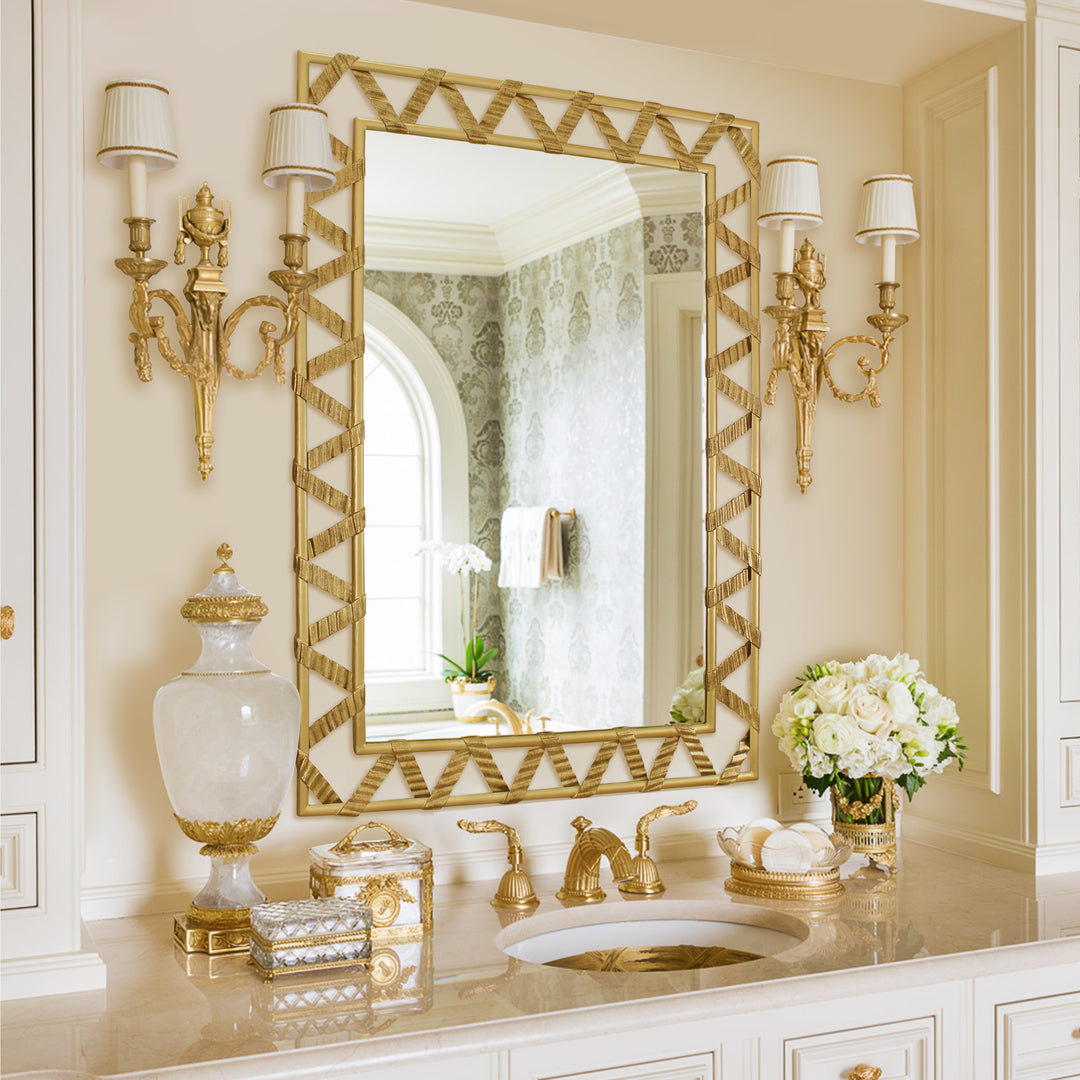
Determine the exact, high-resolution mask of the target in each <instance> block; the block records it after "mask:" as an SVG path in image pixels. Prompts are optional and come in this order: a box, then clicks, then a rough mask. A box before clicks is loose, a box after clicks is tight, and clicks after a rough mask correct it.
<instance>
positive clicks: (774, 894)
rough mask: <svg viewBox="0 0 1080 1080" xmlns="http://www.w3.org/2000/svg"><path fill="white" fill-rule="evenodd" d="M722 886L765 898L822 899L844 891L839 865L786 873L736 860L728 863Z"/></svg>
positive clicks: (729, 889) (732, 890) (736, 891)
mask: <svg viewBox="0 0 1080 1080" xmlns="http://www.w3.org/2000/svg"><path fill="white" fill-rule="evenodd" d="M724 888H725V889H727V891H728V892H733V893H741V894H742V895H744V896H757V897H761V898H762V899H765V900H822V899H824V898H826V897H829V896H839V895H840V894H841V893H842V892H843V891H844V886H843V885H842V884H841V882H840V868H839V867H838V866H829V867H825V868H823V869H820V870H807V871H805V872H803V873H787V872H781V871H777V870H761V869H759V868H758V867H756V866H743V865H742V864H741V863H737V862H733V863H732V864H731V877H729V878H728V879H727V881H725V882H724Z"/></svg>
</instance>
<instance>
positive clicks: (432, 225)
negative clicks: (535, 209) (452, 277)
mask: <svg viewBox="0 0 1080 1080" xmlns="http://www.w3.org/2000/svg"><path fill="white" fill-rule="evenodd" d="M503 264H504V259H503V254H502V251H501V250H500V248H499V242H498V239H497V237H496V235H495V232H494V230H493V229H490V228H487V227H486V226H483V225H456V224H454V223H453V222H449V221H421V220H418V219H417V220H414V219H410V218H374V219H369V220H367V221H365V222H364V266H365V268H366V269H368V270H423V271H426V272H428V273H433V274H434V273H438V274H481V275H484V274H486V275H493V274H502V273H504V266H503Z"/></svg>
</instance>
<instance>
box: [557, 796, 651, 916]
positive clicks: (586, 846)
mask: <svg viewBox="0 0 1080 1080" xmlns="http://www.w3.org/2000/svg"><path fill="white" fill-rule="evenodd" d="M570 824H571V825H573V827H574V828H575V829H576V830H577V839H576V840H575V841H574V846H573V847H572V848H571V849H570V857H569V858H568V859H567V860H566V876H565V878H564V879H563V887H562V888H561V889H560V890H559V891H558V892H557V893H556V894H555V895H556V896H557V897H558V898H559V899H560V900H564V901H570V902H572V903H578V904H596V903H598V902H599V901H601V900H603V899H604V896H605V893H604V890H603V889H601V888H600V860H601V858H603V857H605V856H606V857H607V860H608V862H609V863H610V864H611V875H612V877H613V878H614V879H615V880H616V881H626V879H627V878H630V877H633V876H634V862H633V860H632V859H631V858H630V852H629V851H627V850H626V845H625V844H624V843H623V842H622V841H621V840H620V839H619V838H618V837H617V836H616V835H615V834H614V833H613V832H611V831H610V830H608V829H594V828H592V822H591V821H590V820H589V819H588V818H586V817H576V818H574V820H573V821H572V822H570Z"/></svg>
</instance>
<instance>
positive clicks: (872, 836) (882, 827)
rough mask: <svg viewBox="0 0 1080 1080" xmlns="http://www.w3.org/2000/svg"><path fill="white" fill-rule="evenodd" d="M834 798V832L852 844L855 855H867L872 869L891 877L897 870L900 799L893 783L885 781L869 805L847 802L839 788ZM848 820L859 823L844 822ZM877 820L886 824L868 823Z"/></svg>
mask: <svg viewBox="0 0 1080 1080" xmlns="http://www.w3.org/2000/svg"><path fill="white" fill-rule="evenodd" d="M831 795H832V822H833V831H834V832H837V833H839V834H840V835H841V836H842V837H843V838H844V839H845V840H846V841H847V842H848V843H850V844H851V849H852V851H854V852H856V853H858V854H860V855H865V856H866V857H867V859H868V860H869V861H870V863H871V865H873V866H880V867H881V868H883V869H885V870H888V871H889V872H890V873H891V872H893V871H894V870H896V869H897V865H896V862H897V851H896V810H897V809H898V806H899V795H898V793H897V791H896V785H895V784H894V783H893V782H892V780H890V779H888V778H887V777H882V778H881V787H880V788H879V789H878V792H877V794H876V795H875V796H874V797H873V798H872V799H870V800H868V801H867V802H865V803H864V802H856V801H854V800H850V799H847V798H845V796H844V795H842V794H841V793H840V792H839V791H838V790H837V789H836V788H835V787H834V788H832V790H831ZM845 817H846V818H854V819H856V820H854V821H850V820H849V821H844V820H843V818H845ZM876 817H880V818H882V819H883V820H881V821H868V820H866V819H868V818H876Z"/></svg>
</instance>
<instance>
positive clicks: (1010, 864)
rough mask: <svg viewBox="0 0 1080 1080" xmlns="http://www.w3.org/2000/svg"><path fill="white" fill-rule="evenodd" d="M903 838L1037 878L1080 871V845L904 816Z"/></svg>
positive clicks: (909, 814)
mask: <svg viewBox="0 0 1080 1080" xmlns="http://www.w3.org/2000/svg"><path fill="white" fill-rule="evenodd" d="M903 835H904V836H907V837H909V838H910V839H912V840H915V841H917V842H918V843H920V844H926V845H927V846H929V847H935V848H938V849H940V850H941V851H948V852H951V853H952V854H954V855H966V856H968V857H969V858H972V859H978V860H979V861H980V862H988V863H993V864H994V865H995V866H1004V867H1007V868H1008V869H1010V870H1020V871H1022V872H1023V873H1025V874H1035V875H1037V876H1040V877H1041V876H1043V875H1049V874H1068V873H1074V872H1076V871H1080V843H1069V844H1029V843H1027V842H1026V841H1023V840H1009V839H1006V838H1004V837H1000V836H994V835H993V834H992V833H985V832H980V831H979V830H977V829H965V828H961V827H959V826H956V825H954V824H948V825H946V824H944V823H943V822H940V821H933V820H931V819H930V818H924V817H915V816H914V815H913V814H912V813H911V812H910V811H909V812H907V813H906V814H904V819H903Z"/></svg>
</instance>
